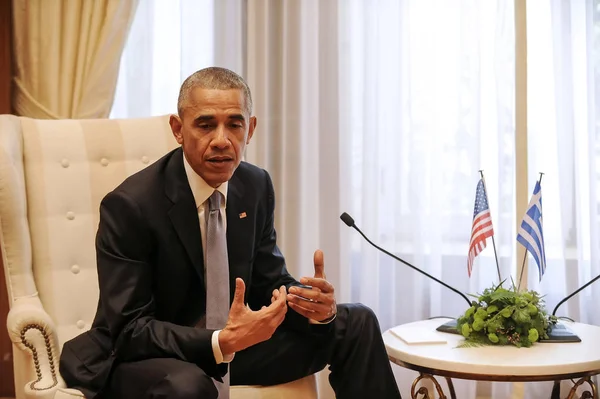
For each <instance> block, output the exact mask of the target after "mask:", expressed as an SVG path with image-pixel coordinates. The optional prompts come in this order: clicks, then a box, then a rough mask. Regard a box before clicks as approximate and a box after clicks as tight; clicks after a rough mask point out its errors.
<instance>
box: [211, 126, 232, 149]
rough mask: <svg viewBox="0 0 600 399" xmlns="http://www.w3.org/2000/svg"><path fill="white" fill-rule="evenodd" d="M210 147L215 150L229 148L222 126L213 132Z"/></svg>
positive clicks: (225, 131)
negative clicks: (213, 135) (215, 148)
mask: <svg viewBox="0 0 600 399" xmlns="http://www.w3.org/2000/svg"><path fill="white" fill-rule="evenodd" d="M211 145H212V146H214V147H217V148H225V147H227V146H229V137H228V134H227V129H225V127H224V126H219V127H218V128H217V129H216V131H215V137H214V138H213V139H212V142H211Z"/></svg>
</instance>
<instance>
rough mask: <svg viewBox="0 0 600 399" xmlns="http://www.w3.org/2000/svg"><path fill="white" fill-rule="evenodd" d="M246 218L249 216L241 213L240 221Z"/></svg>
mask: <svg viewBox="0 0 600 399" xmlns="http://www.w3.org/2000/svg"><path fill="white" fill-rule="evenodd" d="M246 216H248V215H246V212H242V213H240V219H243V218H245V217H246Z"/></svg>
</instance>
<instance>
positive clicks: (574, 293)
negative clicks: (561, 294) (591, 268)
mask: <svg viewBox="0 0 600 399" xmlns="http://www.w3.org/2000/svg"><path fill="white" fill-rule="evenodd" d="M599 278H600V274H599V275H597V276H596V277H594V278H593V279H591V280H590V281H588V282H587V283H585V284H584V285H582V286H581V287H579V288H578V289H577V290H575V291H574V292H573V293H572V294H570V295H569V296H567V297H566V298H565V299H563V300H562V301H560V302H559V303H558V304H556V307H555V308H554V310H553V311H552V316H556V311H557V310H558V307H559V306H560V305H562V304H563V303H565V302H566V301H567V300H569V299H571V298H572V297H574V296H575V295H577V294H578V293H579V292H580V291H581V290H583V289H584V288H586V287H587V286H589V285H591V284H592V283H593V282H594V281H596V280H598V279H599Z"/></svg>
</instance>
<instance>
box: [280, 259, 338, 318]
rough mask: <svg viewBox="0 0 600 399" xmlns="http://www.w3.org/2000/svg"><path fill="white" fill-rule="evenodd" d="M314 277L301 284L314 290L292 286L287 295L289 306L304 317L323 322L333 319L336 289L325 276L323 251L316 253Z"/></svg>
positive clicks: (335, 306) (335, 311)
mask: <svg viewBox="0 0 600 399" xmlns="http://www.w3.org/2000/svg"><path fill="white" fill-rule="evenodd" d="M314 264H315V275H314V277H303V278H301V279H300V282H301V283H302V284H304V285H310V286H311V287H312V289H307V288H301V287H295V286H292V287H290V289H289V293H288V295H287V300H288V305H289V306H290V307H291V308H292V309H293V310H295V311H296V312H298V313H300V314H301V315H303V316H304V317H306V318H308V319H311V320H315V321H318V322H323V321H327V320H329V319H331V318H332V317H333V316H334V315H335V314H336V313H337V305H336V303H335V295H334V292H335V289H334V287H333V285H332V284H331V283H330V282H329V281H327V277H326V276H325V264H324V262H323V251H321V250H320V249H318V250H316V251H315V255H314Z"/></svg>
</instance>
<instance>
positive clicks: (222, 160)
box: [208, 157, 233, 164]
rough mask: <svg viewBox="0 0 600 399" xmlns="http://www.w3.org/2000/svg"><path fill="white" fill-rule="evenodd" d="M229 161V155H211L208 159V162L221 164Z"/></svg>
mask: <svg viewBox="0 0 600 399" xmlns="http://www.w3.org/2000/svg"><path fill="white" fill-rule="evenodd" d="M231 161H233V159H232V158H231V157H212V158H209V159H208V162H210V163H214V164H223V163H227V162H231Z"/></svg>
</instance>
